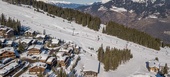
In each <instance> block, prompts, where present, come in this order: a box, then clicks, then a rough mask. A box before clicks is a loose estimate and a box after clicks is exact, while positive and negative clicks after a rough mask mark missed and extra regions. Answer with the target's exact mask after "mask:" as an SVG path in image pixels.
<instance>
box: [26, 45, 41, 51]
mask: <svg viewBox="0 0 170 77" xmlns="http://www.w3.org/2000/svg"><path fill="white" fill-rule="evenodd" d="M42 47H43V45H31V46H29V48H28V50H29V49H32V48H36V49H41V48H42Z"/></svg>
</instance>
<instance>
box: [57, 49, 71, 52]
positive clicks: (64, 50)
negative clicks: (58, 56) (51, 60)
mask: <svg viewBox="0 0 170 77" xmlns="http://www.w3.org/2000/svg"><path fill="white" fill-rule="evenodd" d="M59 52H69V49H65V48H60V50H59Z"/></svg>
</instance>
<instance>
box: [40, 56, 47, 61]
mask: <svg viewBox="0 0 170 77" xmlns="http://www.w3.org/2000/svg"><path fill="white" fill-rule="evenodd" d="M47 58H48V55H47V54H40V60H44V61H45V60H47Z"/></svg>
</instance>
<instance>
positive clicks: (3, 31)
mask: <svg viewBox="0 0 170 77" xmlns="http://www.w3.org/2000/svg"><path fill="white" fill-rule="evenodd" d="M13 35H14V30H13V29H12V28H9V27H4V26H0V36H2V37H4V38H9V37H12V36H13Z"/></svg>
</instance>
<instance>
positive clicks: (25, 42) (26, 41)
mask: <svg viewBox="0 0 170 77" xmlns="http://www.w3.org/2000/svg"><path fill="white" fill-rule="evenodd" d="M32 41H33V39H23V40H21V41H20V42H21V43H22V45H24V46H25V47H27V46H29V45H31V44H32Z"/></svg>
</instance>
